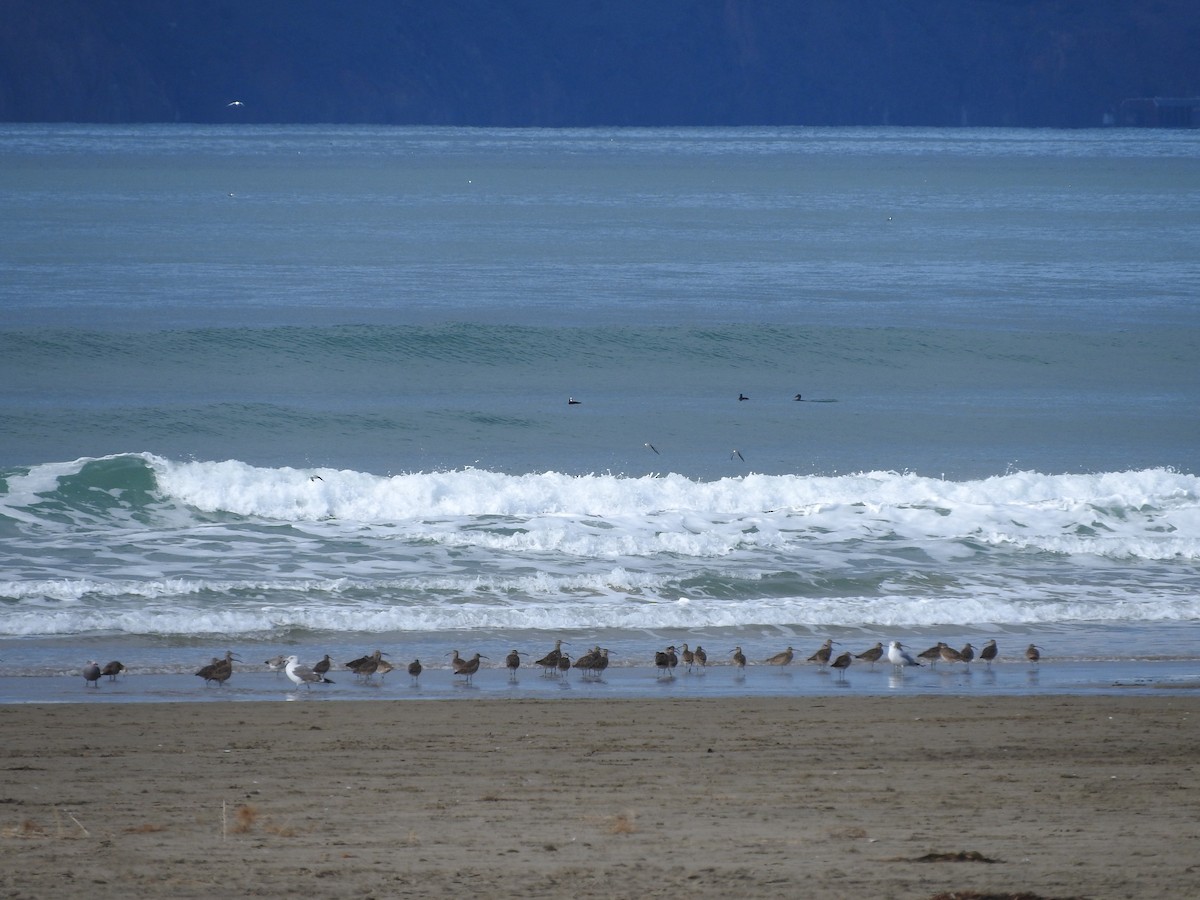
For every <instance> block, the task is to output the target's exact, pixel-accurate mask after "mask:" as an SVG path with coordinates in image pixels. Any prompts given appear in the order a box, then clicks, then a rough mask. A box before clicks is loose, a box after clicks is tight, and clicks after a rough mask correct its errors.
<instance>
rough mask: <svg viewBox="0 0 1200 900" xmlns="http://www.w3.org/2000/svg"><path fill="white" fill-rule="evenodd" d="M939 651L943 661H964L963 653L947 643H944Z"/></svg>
mask: <svg viewBox="0 0 1200 900" xmlns="http://www.w3.org/2000/svg"><path fill="white" fill-rule="evenodd" d="M938 652H939V653H940V654H941V657H942V662H948V663H956V662H962V661H963V658H962V654H961V653H959V652H958V651H957V650H955V649H954V648H953V647H951V646H949V645H947V644H942V647H941V650H939V651H938Z"/></svg>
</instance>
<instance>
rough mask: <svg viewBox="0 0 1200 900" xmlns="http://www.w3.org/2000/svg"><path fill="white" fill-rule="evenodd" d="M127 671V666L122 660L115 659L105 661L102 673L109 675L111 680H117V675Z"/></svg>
mask: <svg viewBox="0 0 1200 900" xmlns="http://www.w3.org/2000/svg"><path fill="white" fill-rule="evenodd" d="M124 671H125V666H124V665H122V664H121V661H120V660H116V659H114V660H113V661H112V662H109V663H105V664H104V668H103V669H101V670H100V674H101V675H107V676H108V680H109V681H116V680H117V676H118V675H120V674H121V673H122V672H124Z"/></svg>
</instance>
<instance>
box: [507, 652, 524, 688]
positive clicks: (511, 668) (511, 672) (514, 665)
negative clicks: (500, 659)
mask: <svg viewBox="0 0 1200 900" xmlns="http://www.w3.org/2000/svg"><path fill="white" fill-rule="evenodd" d="M504 666H505V668H507V669H508V678H509V680H510V681H514V680H516V677H517V669H519V668H521V651H519V650H513V651H512V652H511V653H509V654H508V656H506V657H504Z"/></svg>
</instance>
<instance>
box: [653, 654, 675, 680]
mask: <svg viewBox="0 0 1200 900" xmlns="http://www.w3.org/2000/svg"><path fill="white" fill-rule="evenodd" d="M674 655H675V648H674V647H668V648H667V649H666V650H656V651H655V652H654V666H655V668H657V669H658V673H659V674H660V675H670V674H671V668H672V664H671V657H672V656H674Z"/></svg>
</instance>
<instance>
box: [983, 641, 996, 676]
mask: <svg viewBox="0 0 1200 900" xmlns="http://www.w3.org/2000/svg"><path fill="white" fill-rule="evenodd" d="M999 652H1000V648H999V647H997V646H996V641H995V639H992V640H990V641H988V642H987V643H986V644H984V645H983V649H982V650H980V651H979V658H980V659H982V660H983V661H984V662H985V663H987V665H988V668H989V669H990V668H991V667H992V660H993V659H995V658H996V654H997V653H999Z"/></svg>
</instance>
